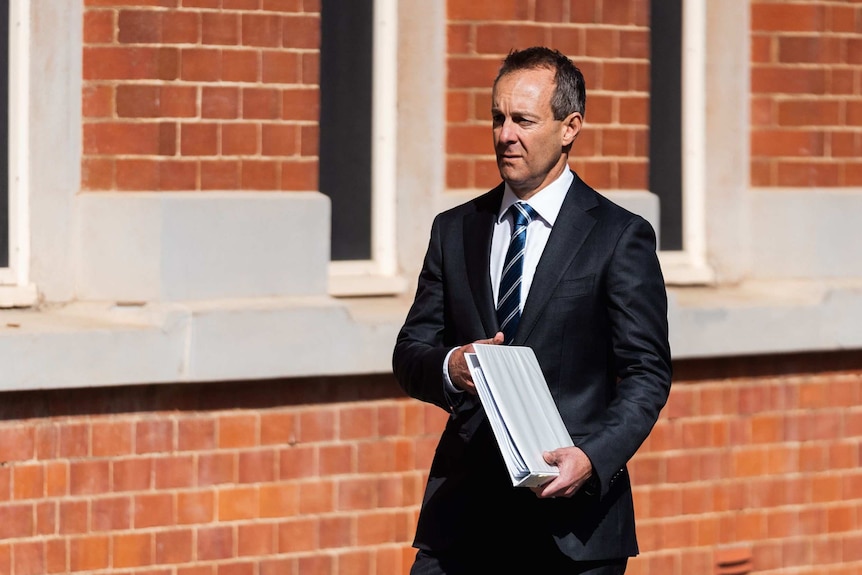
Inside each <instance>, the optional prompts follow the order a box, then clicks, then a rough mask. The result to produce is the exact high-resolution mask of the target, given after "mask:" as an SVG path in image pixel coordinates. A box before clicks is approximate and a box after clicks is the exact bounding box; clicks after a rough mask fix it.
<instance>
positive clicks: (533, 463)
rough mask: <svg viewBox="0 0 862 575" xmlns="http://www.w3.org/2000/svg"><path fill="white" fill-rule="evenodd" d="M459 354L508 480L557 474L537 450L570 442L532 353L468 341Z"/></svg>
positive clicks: (543, 479) (532, 482) (529, 482)
mask: <svg viewBox="0 0 862 575" xmlns="http://www.w3.org/2000/svg"><path fill="white" fill-rule="evenodd" d="M473 349H474V350H475V353H468V354H465V357H466V359H467V366H468V367H469V368H470V374H471V375H472V376H473V383H475V384H476V389H477V390H478V392H479V399H480V400H481V401H482V407H484V408H485V413H486V415H487V416H488V421H489V422H490V424H491V429H492V430H493V431H494V436H495V437H496V438H497V443H498V444H499V446H500V452H501V453H502V454H503V460H504V461H505V462H506V467H507V468H508V470H509V476H510V477H511V479H512V485H515V486H522V487H534V486H537V485H542V484H543V483H547V482H548V481H550V480H551V479H553V478H554V477H556V476H558V475H559V470H558V469H557V467H556V466H553V465H549V464H547V463H545V460H544V459H543V458H542V453H543V452H545V451H553V450H554V449H557V448H559V447H571V446H572V445H573V443H572V438H571V437H570V436H569V433H568V431H567V430H566V426H565V424H563V419H562V418H561V417H560V412H559V411H558V410H557V405H556V404H555V403H554V399H553V397H551V392H550V391H549V390H548V384H547V383H546V382H545V377H544V375H542V370H541V368H540V367H539V362H538V361H537V360H536V354H535V353H533V350H532V349H530V348H529V347H522V346H511V345H484V344H474V345H473Z"/></svg>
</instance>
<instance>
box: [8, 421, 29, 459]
mask: <svg viewBox="0 0 862 575" xmlns="http://www.w3.org/2000/svg"><path fill="white" fill-rule="evenodd" d="M0 436H2V437H3V441H2V442H0V461H5V462H12V461H26V460H28V459H32V458H33V456H34V454H35V447H36V430H35V428H34V427H33V426H30V425H3V426H0Z"/></svg>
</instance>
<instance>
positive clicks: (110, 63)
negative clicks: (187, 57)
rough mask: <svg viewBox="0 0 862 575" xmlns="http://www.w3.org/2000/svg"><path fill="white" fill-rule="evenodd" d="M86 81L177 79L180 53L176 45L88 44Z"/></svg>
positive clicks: (85, 63)
mask: <svg viewBox="0 0 862 575" xmlns="http://www.w3.org/2000/svg"><path fill="white" fill-rule="evenodd" d="M83 62H84V64H83V78H84V80H174V79H176V78H177V76H178V73H179V66H180V54H179V52H178V51H177V50H176V49H174V48H155V47H144V46H84V60H83Z"/></svg>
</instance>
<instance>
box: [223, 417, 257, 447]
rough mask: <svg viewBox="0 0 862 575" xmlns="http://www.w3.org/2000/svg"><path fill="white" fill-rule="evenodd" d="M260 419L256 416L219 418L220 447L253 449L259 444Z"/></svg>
mask: <svg viewBox="0 0 862 575" xmlns="http://www.w3.org/2000/svg"><path fill="white" fill-rule="evenodd" d="M258 423H259V421H258V418H257V416H256V415H225V416H221V417H219V418H218V428H217V430H218V446H219V447H220V448H222V449H224V448H232V447H252V446H255V445H256V444H257V437H258Z"/></svg>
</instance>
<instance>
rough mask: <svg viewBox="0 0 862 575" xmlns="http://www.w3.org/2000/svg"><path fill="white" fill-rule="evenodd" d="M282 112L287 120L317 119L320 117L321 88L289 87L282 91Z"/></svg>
mask: <svg viewBox="0 0 862 575" xmlns="http://www.w3.org/2000/svg"><path fill="white" fill-rule="evenodd" d="M281 103H282V104H281V114H282V117H283V118H284V119H285V120H295V121H317V120H318V118H319V117H320V90H318V89H317V88H298V89H287V90H284V91H282V93H281Z"/></svg>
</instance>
